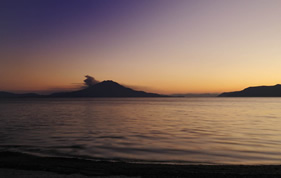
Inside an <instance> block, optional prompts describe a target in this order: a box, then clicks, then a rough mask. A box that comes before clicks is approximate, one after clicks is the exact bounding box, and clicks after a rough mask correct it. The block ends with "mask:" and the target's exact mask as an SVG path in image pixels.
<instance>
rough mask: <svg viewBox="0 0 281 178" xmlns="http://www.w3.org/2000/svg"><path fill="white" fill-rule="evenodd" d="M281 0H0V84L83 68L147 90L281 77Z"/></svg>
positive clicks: (52, 81)
mask: <svg viewBox="0 0 281 178" xmlns="http://www.w3.org/2000/svg"><path fill="white" fill-rule="evenodd" d="M280 22H281V1H280V0H267V1H265V0H235V1H230V0H212V1H210V0H25V1H22V0H1V2H0V24H1V28H0V91H14V92H30V91H37V92H52V91H57V90H74V89H77V88H79V87H81V86H82V85H83V80H84V79H85V77H84V76H85V75H90V76H93V77H94V78H95V79H97V80H99V81H103V80H114V81H116V82H118V83H120V84H123V85H126V86H130V87H133V88H135V89H139V90H145V91H149V92H158V93H163V94H172V93H220V92H225V91H236V90H241V89H243V88H246V87H248V86H258V85H275V84H277V83H281V70H280V67H281V40H280V39H281V23H280Z"/></svg>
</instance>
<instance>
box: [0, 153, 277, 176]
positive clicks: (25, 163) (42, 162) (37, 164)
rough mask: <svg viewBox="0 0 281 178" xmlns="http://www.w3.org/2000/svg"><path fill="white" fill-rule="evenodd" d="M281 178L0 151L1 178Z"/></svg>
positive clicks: (268, 170) (271, 172) (252, 170)
mask: <svg viewBox="0 0 281 178" xmlns="http://www.w3.org/2000/svg"><path fill="white" fill-rule="evenodd" d="M87 176H90V177H92V176H93V177H195V178H201V177H202V178H203V177H233V178H234V177H281V166H280V165H255V166H254V165H167V164H144V163H142V164H136V163H126V162H108V161H92V160H82V159H77V158H58V157H38V156H32V155H27V154H22V153H15V152H0V177H15V178H17V177H31V178H33V177H46V178H48V177H55V178H56V177H57V178H62V177H70V178H74V177H77V178H80V177H82V178H83V177H87Z"/></svg>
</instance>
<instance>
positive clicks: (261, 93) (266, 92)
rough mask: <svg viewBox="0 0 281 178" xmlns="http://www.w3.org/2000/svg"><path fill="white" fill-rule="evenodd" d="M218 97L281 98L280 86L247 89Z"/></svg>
mask: <svg viewBox="0 0 281 178" xmlns="http://www.w3.org/2000/svg"><path fill="white" fill-rule="evenodd" d="M219 97H281V85H280V84H277V85H274V86H256V87H249V88H246V89H244V90H242V91H236V92H226V93H222V94H220V95H219Z"/></svg>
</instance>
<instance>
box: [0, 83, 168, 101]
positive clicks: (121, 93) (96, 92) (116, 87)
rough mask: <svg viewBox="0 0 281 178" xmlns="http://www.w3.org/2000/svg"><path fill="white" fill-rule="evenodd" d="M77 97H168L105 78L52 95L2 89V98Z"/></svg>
mask: <svg viewBox="0 0 281 178" xmlns="http://www.w3.org/2000/svg"><path fill="white" fill-rule="evenodd" d="M77 97H168V95H161V94H157V93H148V92H144V91H137V90H133V89H131V88H128V87H125V86H122V85H120V84H119V83H117V82H114V81H112V80H105V81H103V82H99V83H96V84H94V85H91V86H88V87H87V88H84V89H81V90H77V91H72V92H56V93H52V94H50V95H39V94H36V93H26V94H15V93H11V92H4V91H0V98H77Z"/></svg>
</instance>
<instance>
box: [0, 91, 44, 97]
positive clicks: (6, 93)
mask: <svg viewBox="0 0 281 178" xmlns="http://www.w3.org/2000/svg"><path fill="white" fill-rule="evenodd" d="M39 96H40V95H38V94H36V93H25V94H15V93H10V92H5V91H0V98H36V97H39Z"/></svg>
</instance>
